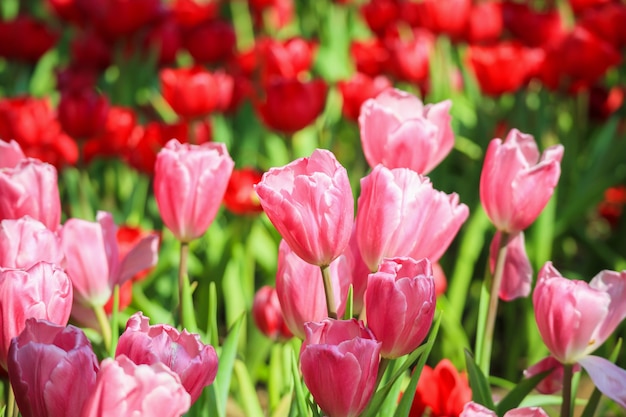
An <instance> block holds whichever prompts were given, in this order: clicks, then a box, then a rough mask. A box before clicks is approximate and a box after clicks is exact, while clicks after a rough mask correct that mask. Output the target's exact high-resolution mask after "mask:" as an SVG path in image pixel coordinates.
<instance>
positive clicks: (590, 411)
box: [581, 338, 622, 417]
mask: <svg viewBox="0 0 626 417" xmlns="http://www.w3.org/2000/svg"><path fill="white" fill-rule="evenodd" d="M621 349H622V339H621V338H620V339H619V340H618V341H617V344H616V345H615V348H614V349H613V352H611V356H609V360H610V361H611V362H613V363H615V361H616V360H617V356H618V355H619V352H620V350H621ZM601 397H602V392H600V390H599V389H598V388H597V387H596V388H594V389H593V392H592V393H591V396H590V397H589V400H588V401H587V405H586V406H585V409H584V410H583V413H582V414H581V417H593V415H594V414H595V412H596V409H597V408H598V404H600V398H601Z"/></svg>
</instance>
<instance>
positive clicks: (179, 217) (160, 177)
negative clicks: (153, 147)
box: [154, 139, 235, 242]
mask: <svg viewBox="0 0 626 417" xmlns="http://www.w3.org/2000/svg"><path fill="white" fill-rule="evenodd" d="M234 165H235V163H234V162H233V160H232V159H231V157H230V155H229V154H228V150H227V149H226V145H224V144H223V143H204V144H202V145H191V144H181V143H180V142H179V141H178V140H176V139H172V140H170V141H169V142H167V144H166V145H165V147H164V148H163V149H162V150H161V151H160V152H159V154H158V155H157V160H156V165H155V173H154V196H155V198H156V201H157V205H158V207H159V213H161V218H162V219H163V223H165V225H166V226H167V227H168V229H170V230H171V231H172V233H173V234H174V236H176V238H177V239H178V240H180V241H181V242H190V241H192V240H194V239H197V238H199V237H200V236H202V235H203V234H204V233H205V232H206V231H207V229H208V228H209V226H210V225H211V223H212V222H213V219H214V218H215V215H216V214H217V210H218V209H219V207H220V204H221V202H222V199H223V198H224V193H225V192H226V187H227V186H228V180H229V178H230V175H231V173H232V171H233V167H234Z"/></svg>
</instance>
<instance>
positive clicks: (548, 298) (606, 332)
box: [533, 262, 626, 407]
mask: <svg viewBox="0 0 626 417" xmlns="http://www.w3.org/2000/svg"><path fill="white" fill-rule="evenodd" d="M625 300H626V271H622V272H621V273H620V272H615V271H606V270H605V271H601V272H600V273H598V274H597V275H596V276H595V277H594V278H593V279H592V280H591V281H590V282H589V283H587V282H585V281H578V280H570V279H567V278H564V277H563V276H561V274H560V273H559V271H557V270H556V269H555V268H554V267H553V266H552V263H551V262H547V263H546V264H545V265H544V266H543V268H542V269H541V271H539V278H538V282H537V286H536V287H535V291H534V293H533V306H534V308H535V319H536V320H537V327H538V328H539V333H540V334H541V337H542V339H543V341H544V343H545V344H546V346H547V347H548V350H549V351H550V354H551V355H552V356H553V357H554V358H555V359H556V360H558V361H559V362H561V363H562V364H567V365H574V364H576V363H578V364H580V366H582V367H583V368H585V370H586V371H587V373H588V374H589V376H590V378H591V380H592V381H593V382H594V384H595V385H596V387H597V388H598V389H599V390H600V391H601V392H602V393H604V395H606V396H607V397H609V398H611V399H612V400H613V401H615V402H617V403H618V404H620V405H621V406H622V407H626V370H624V369H621V368H619V367H618V366H617V365H615V364H614V363H612V362H610V361H608V360H606V359H604V358H600V357H597V356H591V353H593V351H595V350H596V349H597V348H598V347H600V345H602V344H603V343H604V342H605V341H606V339H607V338H608V337H609V336H610V335H611V334H612V333H613V332H614V331H615V329H616V328H617V326H618V325H619V324H620V323H621V322H622V321H623V320H624V318H626V302H625Z"/></svg>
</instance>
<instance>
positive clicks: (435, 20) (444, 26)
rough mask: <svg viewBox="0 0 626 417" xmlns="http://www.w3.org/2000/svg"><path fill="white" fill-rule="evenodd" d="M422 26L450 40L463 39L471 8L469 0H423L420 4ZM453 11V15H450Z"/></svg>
mask: <svg viewBox="0 0 626 417" xmlns="http://www.w3.org/2000/svg"><path fill="white" fill-rule="evenodd" d="M420 6H421V11H422V18H421V21H422V24H423V26H424V27H425V28H426V29H429V30H430V31H432V32H433V33H436V34H445V35H447V36H449V37H450V38H451V39H452V40H454V41H458V40H461V39H463V38H464V36H465V32H466V29H467V24H468V21H469V14H470V10H471V7H472V1H471V0H424V1H422V2H421V3H420ZM450 10H454V13H450Z"/></svg>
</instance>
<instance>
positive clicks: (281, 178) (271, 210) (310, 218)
mask: <svg viewBox="0 0 626 417" xmlns="http://www.w3.org/2000/svg"><path fill="white" fill-rule="evenodd" d="M255 189H256V192H257V194H258V195H259V199H260V201H261V205H262V206H263V210H264V211H265V213H266V214H267V217H269V219H270V221H271V222H272V224H273V225H274V227H276V229H277V230H278V232H279V233H280V234H281V236H282V237H283V239H285V240H286V241H287V243H288V244H289V247H290V248H291V249H292V250H293V251H294V252H295V253H296V254H297V255H298V256H299V257H301V258H302V259H304V260H305V261H306V262H308V263H310V264H313V265H318V266H326V265H329V264H330V263H331V262H332V261H333V260H334V259H335V258H337V257H338V256H339V255H341V254H342V252H343V251H344V249H345V248H346V247H347V246H348V241H349V240H350V233H351V232H352V223H353V221H354V198H353V196H352V189H351V188H350V182H349V180H348V173H347V172H346V169H345V168H344V167H342V166H341V165H340V164H339V162H337V160H336V159H335V156H334V155H333V154H332V152H330V151H327V150H324V149H317V150H315V151H314V152H313V154H312V155H311V156H310V157H309V158H301V159H298V160H296V161H293V162H292V163H290V164H288V165H286V166H284V167H281V168H272V169H270V170H269V171H268V172H266V173H265V174H263V178H262V180H261V182H260V183H259V184H257V186H256V188H255Z"/></svg>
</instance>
